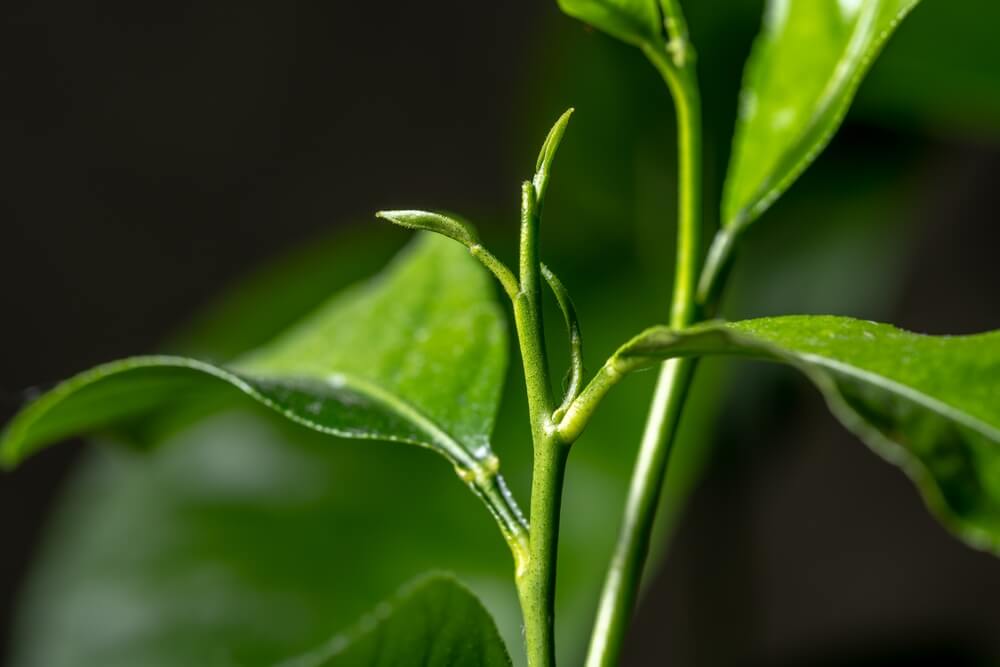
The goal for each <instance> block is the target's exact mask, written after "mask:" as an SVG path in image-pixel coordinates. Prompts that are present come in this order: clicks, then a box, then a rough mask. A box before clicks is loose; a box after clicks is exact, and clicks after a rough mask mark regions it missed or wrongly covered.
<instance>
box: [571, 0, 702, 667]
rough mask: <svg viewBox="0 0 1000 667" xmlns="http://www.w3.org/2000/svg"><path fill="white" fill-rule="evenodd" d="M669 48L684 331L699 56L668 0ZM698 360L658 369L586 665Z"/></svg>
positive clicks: (632, 584) (603, 633) (613, 643)
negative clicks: (674, 109) (658, 373)
mask: <svg viewBox="0 0 1000 667" xmlns="http://www.w3.org/2000/svg"><path fill="white" fill-rule="evenodd" d="M665 6H666V8H669V9H671V11H670V12H667V18H668V19H669V21H668V25H667V27H668V29H669V32H670V45H669V47H668V48H667V49H663V48H653V47H647V48H644V49H643V50H644V52H645V53H646V56H647V57H648V58H649V59H650V61H651V62H652V63H653V65H654V66H656V68H657V69H658V70H659V72H660V74H661V75H662V76H663V78H664V80H665V81H666V83H667V86H668V87H669V88H670V92H671V94H672V96H673V99H674V105H675V107H676V110H677V134H678V225H677V229H678V232H677V266H676V273H675V278H674V294H673V303H672V308H671V314H670V325H671V326H672V327H674V328H676V329H683V328H685V327H687V326H689V325H691V324H692V323H693V322H694V321H695V320H696V319H697V310H698V309H697V303H696V298H695V292H696V288H697V281H698V258H699V255H700V247H701V108H700V96H699V94H698V85H697V80H696V76H695V72H694V53H693V51H692V50H691V48H690V45H689V44H688V43H687V41H686V39H687V38H686V29H685V28H684V26H683V23H682V22H681V21H682V20H683V19H682V17H681V15H680V12H679V9H678V8H677V7H676V5H675V4H674V3H673V2H666V3H665ZM695 365H696V364H695V362H694V361H693V360H690V359H672V360H669V361H667V362H665V363H664V364H663V366H662V368H661V371H660V376H659V380H658V383H657V387H656V392H655V394H654V396H653V401H652V405H651V407H650V412H649V416H648V418H647V421H646V430H645V432H644V434H643V438H642V442H641V444H640V446H639V455H638V457H637V459H636V464H635V468H634V470H633V473H632V480H631V482H630V486H629V490H628V498H627V500H626V503H625V513H624V517H623V520H622V526H621V530H620V533H619V536H618V542H617V543H616V545H615V550H614V553H613V555H612V559H611V564H610V566H609V568H608V573H607V576H606V579H605V582H604V588H603V590H602V592H601V599H600V602H599V605H598V612H597V618H596V620H595V624H594V630H593V634H592V636H591V643H590V649H589V652H588V656H587V666H588V667H612V666H614V665H617V664H618V662H619V656H620V655H621V648H622V645H623V642H624V638H625V634H626V631H627V629H628V625H629V621H630V620H631V617H632V611H633V609H634V607H635V601H636V597H637V595H638V591H639V586H640V584H641V582H642V573H643V568H644V566H645V563H646V557H647V554H648V551H649V543H650V536H651V535H652V531H653V523H654V519H655V517H656V508H657V504H658V503H659V498H660V489H661V487H662V486H663V480H664V478H665V477H666V472H667V463H668V461H669V457H670V451H671V448H672V444H673V441H674V437H675V434H676V433H677V425H678V423H679V422H680V416H681V413H682V411H683V407H684V399H685V397H686V396H687V391H688V388H689V386H690V383H691V379H692V377H693V375H694V370H695Z"/></svg>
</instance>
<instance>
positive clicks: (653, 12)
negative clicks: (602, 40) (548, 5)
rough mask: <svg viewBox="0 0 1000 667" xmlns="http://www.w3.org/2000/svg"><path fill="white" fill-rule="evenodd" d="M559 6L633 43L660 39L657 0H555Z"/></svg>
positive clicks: (571, 14) (660, 29) (637, 43)
mask: <svg viewBox="0 0 1000 667" xmlns="http://www.w3.org/2000/svg"><path fill="white" fill-rule="evenodd" d="M559 7H560V8H561V9H562V10H563V11H564V12H566V13H567V14H569V15H570V16H573V17H575V18H578V19H580V20H581V21H584V22H586V23H589V24H590V25H592V26H594V27H595V28H597V29H599V30H603V31H604V32H606V33H608V34H609V35H612V36H613V37H617V38H618V39H620V40H622V41H623V42H628V43H629V44H632V45H634V46H643V45H644V44H658V43H660V42H662V41H663V39H662V37H661V35H662V32H663V26H662V24H661V21H660V9H659V7H658V6H657V0H559Z"/></svg>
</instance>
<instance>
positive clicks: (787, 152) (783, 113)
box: [722, 0, 917, 233]
mask: <svg viewBox="0 0 1000 667" xmlns="http://www.w3.org/2000/svg"><path fill="white" fill-rule="evenodd" d="M916 4H917V0H849V1H847V0H808V1H807V2H792V1H791V0H769V2H768V5H767V11H766V15H765V19H764V27H763V29H762V31H761V34H760V35H759V36H758V37H757V41H756V43H755V44H754V47H753V53H752V54H751V55H750V59H749V61H748V63H747V66H746V72H745V74H744V82H743V91H742V93H741V99H740V113H739V117H738V119H737V122H736V134H735V138H734V141H733V152H732V158H731V161H730V165H729V173H728V175H727V177H726V187H725V193H724V195H723V202H722V216H723V225H724V227H725V228H727V229H728V230H731V231H732V232H735V233H739V231H740V230H742V228H744V227H745V226H747V225H749V224H750V223H751V222H753V221H754V220H755V219H756V218H757V217H758V216H760V214H761V213H763V212H764V210H765V209H767V208H768V206H770V205H771V204H772V203H773V202H774V200H775V199H777V198H778V197H779V196H780V195H781V194H782V193H783V192H784V191H785V190H786V189H787V188H788V187H789V186H790V185H791V184H792V182H793V181H795V179H796V178H798V176H799V174H801V173H802V171H803V170H804V169H805V168H806V167H808V166H809V164H810V163H811V162H812V161H813V160H814V159H815V158H816V156H817V155H818V154H819V152H820V151H821V150H823V148H825V147H826V145H827V143H829V141H830V138H831V137H832V136H833V134H834V132H836V130H837V128H838V127H839V126H840V123H841V121H842V120H843V118H844V114H846V113H847V108H848V107H849V106H850V103H851V100H852V98H853V97H854V93H855V91H856V90H857V88H858V85H859V84H860V83H861V79H862V78H863V77H864V75H865V73H866V72H867V71H868V69H869V67H870V66H871V64H872V61H873V60H874V59H875V57H876V56H877V55H878V52H879V50H880V49H881V48H882V46H883V44H884V43H885V41H886V40H887V39H888V38H889V35H891V34H892V31H893V30H894V29H895V28H896V26H897V25H898V24H899V22H900V21H901V20H902V19H903V17H904V16H906V14H907V13H908V12H909V11H910V10H911V9H912V8H913V7H914V6H915V5H916Z"/></svg>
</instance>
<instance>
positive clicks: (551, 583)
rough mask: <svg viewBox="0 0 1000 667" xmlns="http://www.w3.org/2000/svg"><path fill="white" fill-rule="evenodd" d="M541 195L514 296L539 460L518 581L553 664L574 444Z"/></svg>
mask: <svg viewBox="0 0 1000 667" xmlns="http://www.w3.org/2000/svg"><path fill="white" fill-rule="evenodd" d="M535 197H536V192H535V188H534V186H533V185H532V184H531V183H525V184H524V187H523V189H522V201H521V253H520V288H521V289H520V291H519V292H518V294H517V297H516V298H515V299H514V322H515V325H516V327H517V334H518V342H519V343H520V346H521V360H522V362H523V365H524V378H525V387H526V389H527V395H528V414H529V417H530V420H531V436H532V443H533V446H534V465H533V468H532V473H531V513H530V528H529V540H528V558H527V561H526V562H525V563H524V564H523V566H520V567H518V571H517V576H516V582H517V591H518V597H519V598H520V602H521V611H522V614H523V617H524V636H525V649H526V651H527V656H528V665H529V666H530V667H553V666H554V665H555V659H556V658H555V590H556V554H557V546H558V542H559V506H560V501H561V499H562V486H563V476H564V474H565V469H566V456H567V454H568V450H569V447H568V446H566V445H564V443H563V441H562V440H561V439H560V438H559V436H558V434H557V433H556V430H555V428H554V426H553V423H552V411H553V399H552V387H551V383H550V382H549V373H548V358H547V355H546V353H545V339H544V337H543V335H542V330H543V329H542V310H541V298H542V295H541V280H540V275H539V274H540V273H541V262H540V261H539V259H538V227H539V211H538V206H537V201H536V198H535Z"/></svg>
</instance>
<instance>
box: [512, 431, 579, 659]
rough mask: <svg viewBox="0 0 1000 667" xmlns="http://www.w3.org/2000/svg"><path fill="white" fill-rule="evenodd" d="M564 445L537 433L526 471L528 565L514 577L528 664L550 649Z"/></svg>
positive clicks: (550, 653) (552, 656)
mask: <svg viewBox="0 0 1000 667" xmlns="http://www.w3.org/2000/svg"><path fill="white" fill-rule="evenodd" d="M568 453H569V447H568V446H565V445H564V444H563V443H562V442H561V441H559V440H558V439H557V438H553V437H551V436H549V437H545V436H543V437H541V438H540V439H539V438H536V443H535V455H534V466H533V469H532V474H531V540H530V543H529V556H528V567H527V570H526V571H525V572H523V573H522V574H521V575H519V576H518V578H517V589H518V596H519V598H520V601H521V613H522V614H523V616H524V639H525V647H526V650H527V656H528V665H529V667H552V666H553V665H555V664H556V655H555V593H556V556H557V553H558V542H559V508H560V504H561V501H562V488H563V478H564V475H565V470H566V456H567V454H568Z"/></svg>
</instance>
